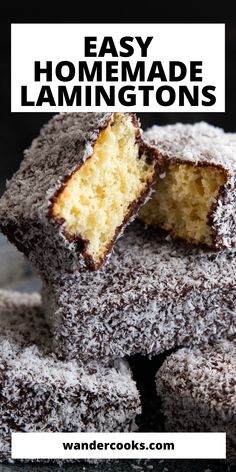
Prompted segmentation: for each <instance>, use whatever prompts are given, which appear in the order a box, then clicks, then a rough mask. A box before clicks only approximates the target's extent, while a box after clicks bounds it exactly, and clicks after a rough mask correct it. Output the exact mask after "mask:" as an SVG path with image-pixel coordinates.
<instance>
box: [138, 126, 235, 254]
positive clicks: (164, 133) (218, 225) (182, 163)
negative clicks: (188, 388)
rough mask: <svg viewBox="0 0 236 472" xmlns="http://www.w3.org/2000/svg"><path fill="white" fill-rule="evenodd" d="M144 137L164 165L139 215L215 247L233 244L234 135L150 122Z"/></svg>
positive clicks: (210, 128) (174, 233)
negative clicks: (164, 167) (155, 124)
mask: <svg viewBox="0 0 236 472" xmlns="http://www.w3.org/2000/svg"><path fill="white" fill-rule="evenodd" d="M144 137H145V139H147V141H148V142H150V143H151V144H152V145H154V146H156V148H157V149H158V150H159V151H160V152H161V153H162V155H163V157H164V158H165V160H166V170H165V173H163V174H162V176H161V178H158V177H157V180H156V184H155V186H154V192H153V194H152V198H151V199H150V200H149V201H148V202H147V203H146V205H144V207H142V208H141V211H140V214H139V217H140V219H142V220H143V221H144V222H145V223H146V224H150V225H156V226H159V227H161V228H162V229H164V230H165V231H167V232H168V233H170V234H171V235H172V236H173V237H175V238H182V239H184V240H186V241H187V242H189V243H193V244H204V245H206V246H208V247H211V248H213V249H215V250H223V249H227V248H231V247H234V246H235V245H236V134H233V133H225V132H224V131H223V130H222V129H220V128H216V127H214V126H211V125H209V124H207V123H203V122H202V123H196V124H194V125H185V124H181V123H178V124H175V125H168V126H153V127H152V128H150V129H148V130H147V131H146V132H145V133H144Z"/></svg>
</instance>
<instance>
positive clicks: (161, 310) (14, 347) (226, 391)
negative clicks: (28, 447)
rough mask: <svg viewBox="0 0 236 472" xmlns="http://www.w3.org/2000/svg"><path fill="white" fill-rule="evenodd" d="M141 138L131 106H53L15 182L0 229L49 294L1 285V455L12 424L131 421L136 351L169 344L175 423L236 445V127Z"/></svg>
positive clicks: (165, 375)
mask: <svg viewBox="0 0 236 472" xmlns="http://www.w3.org/2000/svg"><path fill="white" fill-rule="evenodd" d="M144 138H145V140H143V137H142V135H141V132H140V128H139V123H138V121H137V119H136V117H135V115H134V114H132V113H114V114H112V113H72V114H61V115H58V116H55V117H54V118H53V119H52V120H51V121H50V122H49V124H48V125H47V126H45V127H44V128H43V130H42V131H41V134H40V136H39V137H38V138H37V139H36V140H34V141H33V143H32V145H31V147H30V149H29V150H28V151H26V153H25V157H24V159H23V161H22V163H21V166H20V169H19V171H18V172H17V173H16V174H15V175H14V177H13V178H12V180H11V181H10V182H9V183H8V184H7V190H6V192H5V194H4V195H3V197H2V199H1V201H0V227H1V230H2V231H3V233H4V234H6V235H7V236H8V238H9V240H10V241H11V242H13V243H14V244H15V245H16V246H17V248H18V249H19V250H20V251H22V252H23V253H24V254H25V255H26V256H27V257H28V258H29V260H30V261H31V262H32V263H33V265H34V266H35V268H36V269H37V271H38V273H39V274H40V276H41V277H42V281H43V289H42V299H41V298H40V297H39V296H38V295H22V294H18V293H10V292H1V293H0V328H1V329H0V391H1V399H0V418H1V420H0V421H1V423H0V428H1V433H2V434H1V436H0V458H1V459H2V460H4V459H7V458H9V457H10V433H11V432H12V431H131V430H133V429H134V428H135V417H136V415H137V414H139V413H140V411H141V408H140V398H139V393H138V390H137V387H136V385H135V382H134V380H133V379H132V374H131V371H130V368H129V366H128V362H127V356H130V355H133V354H136V353H139V354H143V355H148V356H154V355H157V354H160V353H163V352H165V351H167V350H170V349H172V348H175V349H176V348H180V349H179V350H178V351H177V352H176V353H175V354H172V355H170V356H169V357H167V359H166V361H165V364H164V365H163V366H162V368H161V370H159V372H158V373H157V390H158V393H159V394H160V395H161V397H162V400H163V412H164V414H165V417H166V426H167V428H168V427H171V429H172V430H184V429H187V430H188V429H190V430H192V431H195V430H196V431H198V430H211V429H213V430H227V432H228V433H229V437H230V438H231V444H230V447H231V446H232V444H233V442H234V438H233V437H234V433H235V420H236V382H235V367H236V361H235V355H236V349H235V343H234V336H235V333H236V316H235V315H236V308H235V301H236V258H235V250H234V246H236V177H235V175H236V173H235V171H236V135H234V134H230V133H224V132H223V131H222V130H220V129H217V128H214V127H212V126H210V125H207V124H204V123H200V124H196V125H181V124H179V125H174V126H166V127H158V126H154V127H153V128H151V129H150V130H148V131H147V132H146V133H145V134H144ZM137 213H138V222H135V223H133V224H132V225H130V226H129V228H127V230H126V231H125V233H124V234H123V237H122V238H121V239H120V240H119V241H118V242H117V243H116V244H115V242H116V240H117V239H118V237H119V236H120V235H121V233H122V231H123V229H124V227H125V226H126V225H127V224H128V223H129V222H130V221H131V220H133V218H134V216H135V215H136V214H137ZM108 256H109V257H108ZM183 347H184V348H183ZM181 348H182V349H181ZM124 358H126V360H124ZM199 403H200V406H201V408H199ZM184 415H186V417H187V418H188V419H189V421H187V420H186V419H185V418H184ZM233 447H234V446H233Z"/></svg>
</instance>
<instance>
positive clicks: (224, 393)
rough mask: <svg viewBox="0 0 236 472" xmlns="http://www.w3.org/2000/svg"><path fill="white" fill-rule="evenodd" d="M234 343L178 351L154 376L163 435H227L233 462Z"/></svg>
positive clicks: (235, 449) (235, 437)
mask: <svg viewBox="0 0 236 472" xmlns="http://www.w3.org/2000/svg"><path fill="white" fill-rule="evenodd" d="M235 374H236V339H234V340H232V341H231V342H227V341H225V342H224V343H223V342H221V343H217V344H215V345H214V346H204V347H199V348H197V347H195V348H192V349H187V348H184V349H180V350H178V351H177V352H175V353H174V354H171V355H170V356H169V357H167V359H166V360H165V361H164V363H163V365H162V367H161V368H160V370H159V371H158V372H157V375H156V387H157V394H158V396H160V398H161V400H162V412H163V414H164V416H165V422H166V430H167V431H196V432H197V431H200V432H201V431H218V432H224V431H226V432H227V437H228V446H229V453H230V455H234V457H235V458H236V375H235Z"/></svg>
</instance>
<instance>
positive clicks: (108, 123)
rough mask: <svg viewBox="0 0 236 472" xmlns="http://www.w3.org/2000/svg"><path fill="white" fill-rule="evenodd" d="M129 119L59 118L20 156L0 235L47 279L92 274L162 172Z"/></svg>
mask: <svg viewBox="0 0 236 472" xmlns="http://www.w3.org/2000/svg"><path fill="white" fill-rule="evenodd" d="M161 163H162V159H161V156H160V155H159V153H158V152H157V151H156V150H155V149H153V148H152V147H151V146H150V145H148V144H147V143H145V142H144V141H143V139H142V136H141V130H140V125H139V122H138V120H137V118H136V116H135V115H134V114H133V113H64V114H60V115H56V116H55V117H54V118H52V120H51V121H49V123H48V124H47V125H46V126H44V127H43V129H42V130H41V133H40V136H39V137H38V138H36V139H35V140H34V141H33V143H32V145H31V147H30V148H29V149H28V150H27V151H25V156H24V159H23V161H22V163H21V166H20V169H19V170H18V171H17V172H16V174H15V175H14V176H13V178H12V179H11V180H10V181H9V182H8V184H7V190H6V192H5V193H4V195H3V197H2V199H1V201H0V229H1V230H2V232H3V233H4V234H5V235H7V236H8V238H9V240H10V241H11V242H13V243H14V244H15V245H16V246H17V247H18V249H19V250H20V251H22V252H23V253H24V254H25V255H26V256H28V257H29V259H30V260H31V261H32V262H33V263H34V265H35V266H36V268H38V270H39V271H40V272H41V273H42V275H45V276H47V274H48V272H50V271H51V269H52V268H54V269H55V270H57V269H61V268H63V269H64V270H71V271H74V270H75V269H81V270H83V269H92V270H96V269H98V268H99V267H101V266H102V264H103V263H104V261H105V259H106V256H107V255H108V253H109V252H110V251H111V249H112V247H113V245H114V243H115V240H116V238H117V237H118V236H119V234H120V233H121V231H122V228H123V227H124V226H125V225H126V224H127V223H128V222H129V220H130V219H131V218H132V217H133V216H134V215H135V214H136V212H137V210H138V208H139V206H140V205H141V204H142V203H143V202H144V200H145V198H146V197H147V195H148V193H149V191H150V185H151V184H152V182H153V180H154V179H155V176H156V174H157V173H158V172H161V165H162V164H161Z"/></svg>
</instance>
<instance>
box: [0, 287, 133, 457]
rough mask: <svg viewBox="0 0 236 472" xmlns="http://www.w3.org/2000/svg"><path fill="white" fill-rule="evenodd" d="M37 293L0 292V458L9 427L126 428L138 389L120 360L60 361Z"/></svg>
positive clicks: (6, 452) (7, 447)
mask: <svg viewBox="0 0 236 472" xmlns="http://www.w3.org/2000/svg"><path fill="white" fill-rule="evenodd" d="M48 333H49V329H48V326H47V324H46V322H45V319H44V316H43V312H42V307H41V300H40V297H39V295H37V294H33V295H27V294H20V293H16V292H7V291H0V392H1V396H0V461H3V460H7V459H9V458H10V457H11V432H17V431H22V432H33V431H38V432H47V431H48V432H57V431H58V432H67V431H68V432H76V431H81V432H82V431H105V432H112V431H117V432H118V431H130V430H132V428H133V427H134V425H135V423H134V421H135V417H136V415H137V414H139V413H140V400H139V394H138V391H137V388H136V385H135V382H134V381H133V379H132V375H131V371H130V369H129V367H128V365H127V363H126V362H124V361H118V360H116V361H115V362H114V364H113V365H111V366H106V365H105V364H101V363H98V362H96V361H95V360H93V361H92V362H91V363H89V364H83V363H82V362H81V361H79V360H78V361H70V362H61V361H59V360H58V359H57V358H56V356H55V355H54V354H52V353H50V346H51V341H50V335H49V334H48Z"/></svg>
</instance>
